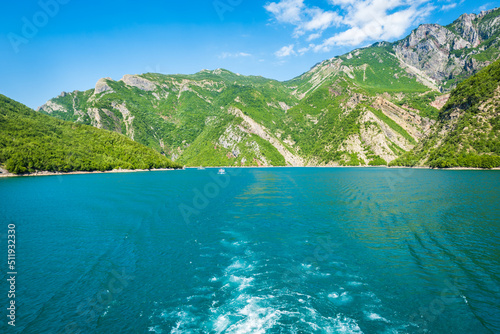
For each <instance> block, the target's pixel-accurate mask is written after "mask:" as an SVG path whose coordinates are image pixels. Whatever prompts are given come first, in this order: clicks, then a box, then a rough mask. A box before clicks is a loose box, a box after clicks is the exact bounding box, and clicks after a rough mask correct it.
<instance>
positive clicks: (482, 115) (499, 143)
mask: <svg viewBox="0 0 500 334" xmlns="http://www.w3.org/2000/svg"><path fill="white" fill-rule="evenodd" d="M391 164H392V165H394V166H431V167H440V168H449V167H477V168H493V167H500V60H498V61H496V62H495V63H493V64H492V65H490V66H488V67H486V68H485V69H483V70H482V71H480V72H479V73H478V74H476V75H474V76H472V77H471V78H469V79H467V80H465V81H464V82H462V83H460V84H459V85H458V86H457V88H456V89H455V90H453V92H452V93H451V96H450V99H449V100H448V102H447V104H446V105H445V106H444V108H443V110H442V111H441V113H440V115H439V121H438V123H437V124H436V126H435V127H434V129H433V131H432V133H431V134H430V135H429V137H427V138H426V139H425V140H423V141H422V142H421V143H419V145H418V146H417V147H415V149H414V150H412V151H410V152H408V153H406V154H404V155H403V156H402V157H400V158H399V159H397V160H395V161H393V162H392V163H391Z"/></svg>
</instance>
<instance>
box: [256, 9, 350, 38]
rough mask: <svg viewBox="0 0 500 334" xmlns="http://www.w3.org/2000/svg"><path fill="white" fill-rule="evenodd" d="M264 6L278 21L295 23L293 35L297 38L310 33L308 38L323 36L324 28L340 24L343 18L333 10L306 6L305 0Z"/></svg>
mask: <svg viewBox="0 0 500 334" xmlns="http://www.w3.org/2000/svg"><path fill="white" fill-rule="evenodd" d="M264 8H265V9H266V10H267V11H268V12H270V13H271V14H273V16H274V18H275V19H276V21H277V22H280V23H288V24H292V25H294V26H295V30H294V33H293V36H294V37H295V38H298V37H300V36H303V35H305V34H309V33H310V34H311V35H310V36H309V37H308V38H310V39H314V38H315V37H314V36H317V37H318V36H321V33H322V32H323V31H324V30H326V29H328V28H330V27H332V26H337V25H339V24H340V22H341V20H342V18H341V17H340V16H339V15H338V14H337V13H335V12H333V11H324V10H322V9H320V8H318V7H312V8H309V7H307V6H305V4H304V0H281V1H280V2H272V3H270V4H268V5H266V6H264ZM311 36H313V37H311ZM317 37H316V38H317Z"/></svg>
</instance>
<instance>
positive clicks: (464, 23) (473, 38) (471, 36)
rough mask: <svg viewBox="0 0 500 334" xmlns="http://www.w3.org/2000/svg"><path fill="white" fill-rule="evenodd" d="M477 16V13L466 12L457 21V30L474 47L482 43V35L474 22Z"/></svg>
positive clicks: (455, 25)
mask: <svg viewBox="0 0 500 334" xmlns="http://www.w3.org/2000/svg"><path fill="white" fill-rule="evenodd" d="M476 18H477V15H476V14H464V15H462V16H460V18H459V19H458V20H457V21H455V24H454V27H455V30H456V31H457V32H458V33H459V34H460V35H461V36H462V37H463V38H464V39H466V40H467V41H468V42H469V43H470V44H471V45H472V47H473V48H475V47H477V46H478V45H479V44H481V37H480V36H479V32H478V30H477V28H476V26H475V24H474V20H475V19H476Z"/></svg>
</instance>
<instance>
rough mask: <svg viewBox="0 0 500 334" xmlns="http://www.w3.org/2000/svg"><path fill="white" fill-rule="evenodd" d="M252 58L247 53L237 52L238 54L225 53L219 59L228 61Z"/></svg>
mask: <svg viewBox="0 0 500 334" xmlns="http://www.w3.org/2000/svg"><path fill="white" fill-rule="evenodd" d="M251 56H252V55H251V54H249V53H245V52H237V53H230V52H223V53H221V54H220V55H219V58H220V59H226V58H240V57H251Z"/></svg>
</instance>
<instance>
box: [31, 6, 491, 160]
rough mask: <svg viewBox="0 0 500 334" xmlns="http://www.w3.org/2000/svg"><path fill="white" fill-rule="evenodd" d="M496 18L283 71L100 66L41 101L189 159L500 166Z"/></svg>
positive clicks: (423, 31)
mask: <svg viewBox="0 0 500 334" xmlns="http://www.w3.org/2000/svg"><path fill="white" fill-rule="evenodd" d="M499 26H500V9H493V10H489V11H484V12H481V13H480V14H464V15H462V16H461V17H460V18H458V19H457V20H456V21H454V22H453V23H452V24H450V25H448V26H440V25H437V24H424V25H421V26H419V27H418V28H417V29H415V30H414V31H412V32H411V34H410V35H409V36H407V37H406V38H404V39H402V40H400V41H396V42H394V43H388V42H380V43H375V44H373V45H371V46H369V47H366V48H361V49H357V50H353V51H352V52H350V53H347V54H345V55H342V56H338V57H334V58H332V59H328V60H325V61H323V62H321V63H319V64H317V65H315V66H314V67H312V68H311V70H309V71H308V72H306V73H304V74H303V75H301V76H299V77H297V78H294V79H292V80H289V81H285V82H279V81H276V80H271V79H266V78H263V77H259V76H244V75H240V74H236V73H232V72H230V71H227V70H224V69H217V70H214V71H209V70H203V71H201V72H198V73H196V74H193V75H164V74H158V73H146V74H141V75H125V76H124V77H123V78H122V79H121V80H118V81H114V80H112V79H110V78H103V79H100V80H99V81H98V82H97V83H96V85H95V87H94V88H93V89H89V90H87V91H73V92H69V93H67V92H63V93H61V95H59V96H58V97H55V98H53V99H51V100H49V101H48V102H47V103H45V104H44V105H43V106H41V107H39V108H38V110H37V111H39V112H40V113H44V114H47V115H50V116H52V117H55V118H59V119H61V120H65V121H70V122H73V123H80V124H86V125H91V126H93V127H95V128H99V129H104V130H110V131H113V132H117V133H119V134H123V135H125V136H127V137H129V138H130V139H132V140H134V141H135V142H137V143H140V144H143V145H145V146H147V147H149V148H152V149H154V150H156V151H157V152H159V153H161V154H163V155H164V156H166V157H167V158H169V159H171V160H173V161H175V162H177V163H179V164H182V165H187V166H199V165H204V166H364V165H388V164H390V165H405V166H432V167H457V166H467V167H488V168H491V167H497V166H499V165H500V161H499V160H496V159H497V157H498V156H500V151H499V148H498V134H499V127H498V119H499V118H498V107H497V106H498V97H499V96H498V77H497V74H498V73H497V72H498V66H499V65H498V61H497V59H498V58H499V56H500V36H499V34H500V29H499ZM483 69H484V70H483ZM468 78H469V79H468ZM478 78H479V79H478ZM495 80H496V81H495ZM484 83H487V86H488V87H487V88H484V87H483V86H484ZM471 87H472V88H471ZM478 87H479V88H478ZM483 93H484V94H483ZM477 94H482V95H481V98H477V99H475V100H474V99H473V98H472V100H471V98H470V96H471V95H474V96H476V95H477ZM464 101H465V102H464ZM478 138H480V139H481V140H476V139H478ZM440 158H441V159H440ZM497 162H498V164H497Z"/></svg>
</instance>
